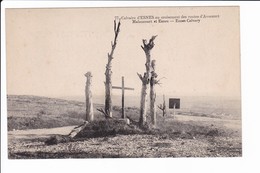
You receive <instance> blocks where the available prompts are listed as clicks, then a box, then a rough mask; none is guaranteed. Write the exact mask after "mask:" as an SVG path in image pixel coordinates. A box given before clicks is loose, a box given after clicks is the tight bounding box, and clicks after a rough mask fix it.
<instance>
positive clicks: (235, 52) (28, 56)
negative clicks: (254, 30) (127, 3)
mask: <svg viewBox="0 0 260 173" xmlns="http://www.w3.org/2000/svg"><path fill="white" fill-rule="evenodd" d="M143 15H149V16H159V17H160V16H181V15H184V16H194V15H195V16H201V15H208V16H209V15H219V17H218V18H201V19H200V21H199V22H182V23H176V22H175V20H173V19H172V20H173V21H174V22H169V23H133V22H132V20H121V31H120V33H119V37H118V45H117V47H116V50H115V53H114V59H113V62H112V71H113V85H121V76H124V77H125V85H126V86H128V87H133V88H135V91H129V92H128V94H129V95H139V94H140V90H141V82H140V79H139V78H138V76H137V74H136V73H137V72H139V73H143V72H144V70H145V66H144V63H145V54H144V52H143V50H142V48H141V44H142V39H149V38H151V36H153V35H158V37H157V38H156V40H155V47H154V49H153V50H152V58H153V59H156V63H157V69H156V70H157V74H158V75H159V78H163V77H165V78H164V79H162V80H161V82H162V85H161V86H158V87H157V92H158V93H159V94H163V93H164V94H168V95H188V96H236V97H237V96H240V50H239V46H240V44H239V39H240V38H239V32H240V31H239V8H237V7H207V8H205V7H196V8H195V7H193V8H192V7H185V8H179V7H175V8H139V9H138V8H74V9H69V8H67V9H64V8H63V9H62V8H60V9H55V8H54V9H7V10H6V31H7V33H6V34H7V35H6V47H7V52H6V54H7V93H8V94H30V95H39V96H49V97H60V96H80V95H83V96H84V87H85V81H86V79H85V76H84V74H85V73H86V72H87V71H91V72H92V74H93V94H96V95H102V94H104V80H105V75H104V72H105V65H106V63H107V53H108V52H110V50H111V41H112V40H113V38H114V32H113V20H114V18H115V16H119V17H121V16H124V17H126V16H127V17H136V18H137V17H138V16H143ZM113 92H114V94H120V91H116V90H115V91H113Z"/></svg>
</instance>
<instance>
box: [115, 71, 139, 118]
mask: <svg viewBox="0 0 260 173" xmlns="http://www.w3.org/2000/svg"><path fill="white" fill-rule="evenodd" d="M112 88H113V89H121V90H122V118H125V98H124V97H125V90H134V88H128V87H125V82H124V76H122V87H118V86H112Z"/></svg>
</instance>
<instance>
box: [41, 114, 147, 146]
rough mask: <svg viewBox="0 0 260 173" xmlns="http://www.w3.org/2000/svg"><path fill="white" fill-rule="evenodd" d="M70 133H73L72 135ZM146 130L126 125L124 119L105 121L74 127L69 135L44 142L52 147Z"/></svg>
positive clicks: (54, 137)
mask: <svg viewBox="0 0 260 173" xmlns="http://www.w3.org/2000/svg"><path fill="white" fill-rule="evenodd" d="M72 133H74V134H73V135H72ZM145 133H148V130H147V129H140V128H138V127H137V126H136V125H133V124H128V123H127V121H126V120H124V119H107V120H99V121H92V122H90V123H88V122H86V123H85V124H82V125H80V126H78V127H75V128H74V129H73V130H72V132H71V133H70V134H69V135H54V136H51V137H50V138H49V139H47V140H46V141H45V144H46V145H54V144H58V143H65V142H70V141H78V140H84V139H87V138H98V137H107V136H115V135H131V134H145Z"/></svg>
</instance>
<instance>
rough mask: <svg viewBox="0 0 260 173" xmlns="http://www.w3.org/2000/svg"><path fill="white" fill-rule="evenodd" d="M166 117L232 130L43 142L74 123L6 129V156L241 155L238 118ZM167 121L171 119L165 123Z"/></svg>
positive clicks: (66, 131) (239, 121)
mask: <svg viewBox="0 0 260 173" xmlns="http://www.w3.org/2000/svg"><path fill="white" fill-rule="evenodd" d="M166 121H175V122H176V121H179V122H185V123H190V124H200V125H203V126H213V127H214V128H215V129H224V130H226V131H229V132H232V133H227V134H226V135H218V136H211V135H209V136H205V135H204V136H203V135H197V136H189V137H186V136H178V137H176V138H170V137H169V136H167V135H140V134H138V135H137V134H135V135H115V136H110V137H100V138H89V139H86V140H83V141H76V142H68V143H60V144H57V145H51V146H46V145H45V144H44V141H45V140H46V139H47V138H48V137H50V136H51V135H54V134H61V135H67V134H68V133H69V132H70V131H71V130H72V129H73V128H74V127H75V126H67V127H60V128H52V129H32V130H17V131H9V132H8V153H9V159H28V158H30V159H32V158H33V159H45V158H139V157H142V158H143V157H145V158H147V157H148V158H149V157H155V158H160V157H241V156H242V143H241V120H225V119H218V118H209V117H194V116H186V115H185V116H182V115H176V116H175V117H174V118H170V119H166ZM168 124H170V123H168Z"/></svg>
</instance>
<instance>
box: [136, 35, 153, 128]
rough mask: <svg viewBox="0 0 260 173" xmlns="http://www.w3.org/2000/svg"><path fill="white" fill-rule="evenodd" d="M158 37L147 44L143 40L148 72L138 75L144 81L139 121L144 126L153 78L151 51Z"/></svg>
mask: <svg viewBox="0 0 260 173" xmlns="http://www.w3.org/2000/svg"><path fill="white" fill-rule="evenodd" d="M155 38H156V36H152V38H151V39H150V40H149V43H147V40H145V39H144V40H143V46H141V47H142V49H143V50H144V52H145V55H146V63H145V67H146V72H145V73H144V75H143V76H142V75H141V74H139V73H137V75H138V76H139V78H140V80H141V81H142V90H141V102H140V119H139V125H140V126H143V125H145V123H146V113H147V89H148V88H149V82H150V76H151V50H152V49H153V47H154V39H155Z"/></svg>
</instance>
